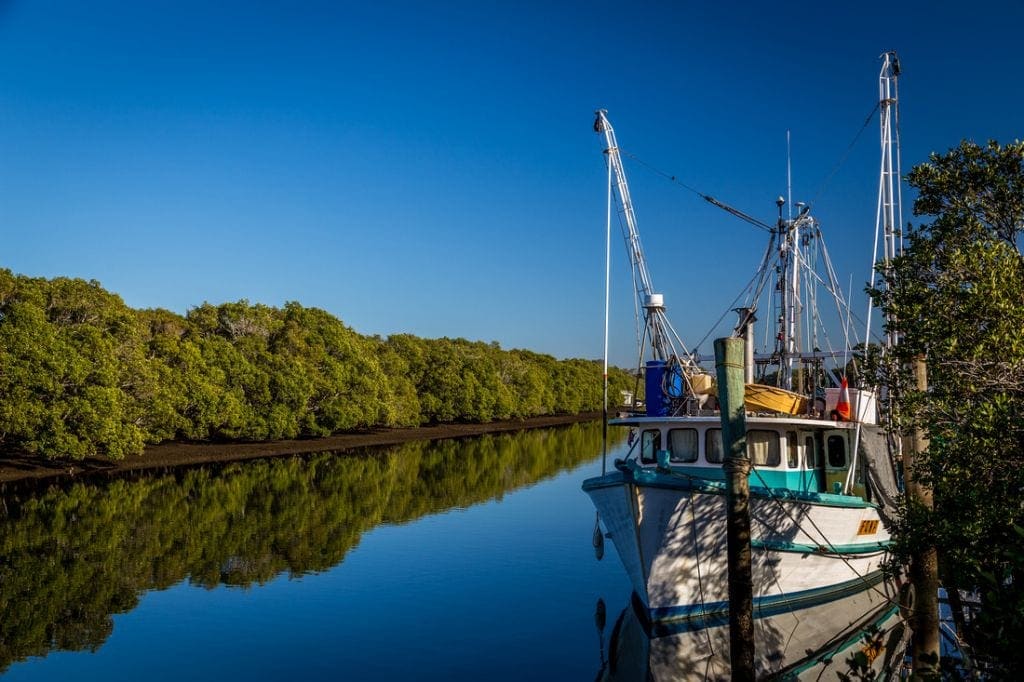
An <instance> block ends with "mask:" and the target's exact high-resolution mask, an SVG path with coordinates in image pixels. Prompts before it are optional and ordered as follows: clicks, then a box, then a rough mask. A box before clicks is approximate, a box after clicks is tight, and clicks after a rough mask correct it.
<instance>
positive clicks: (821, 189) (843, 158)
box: [808, 102, 879, 206]
mask: <svg viewBox="0 0 1024 682" xmlns="http://www.w3.org/2000/svg"><path fill="white" fill-rule="evenodd" d="M878 107H879V102H875V106H873V107H871V111H870V112H869V113H868V115H867V118H865V119H864V124H863V125H862V126H861V127H860V130H858V131H857V134H856V135H854V136H853V139H852V140H850V144H849V146H847V147H846V151H844V152H843V153H842V155H841V156H840V157H839V160H838V161H836V165H834V166H833V167H832V170H830V171H829V173H828V175H826V176H825V179H824V180H822V181H821V184H820V185H818V189H817V190H815V192H814V195H813V197H812V198H811V200H810V201H809V202H808V205H810V206H813V205H814V204H815V202H817V201H818V199H819V198H820V197H821V195H822V194H824V192H825V189H826V188H827V187H828V184H829V183H830V182H831V181H832V178H834V177H835V175H836V173H838V172H839V169H840V168H841V167H842V166H843V164H844V163H846V160H847V159H848V158H849V157H850V152H852V151H853V148H854V147H855V146H857V141H858V140H860V136H861V135H863V134H864V131H865V130H867V128H868V126H869V125H871V119H873V118H874V117H875V113H876V112H877V111H878Z"/></svg>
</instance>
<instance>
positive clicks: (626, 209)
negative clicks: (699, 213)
mask: <svg viewBox="0 0 1024 682" xmlns="http://www.w3.org/2000/svg"><path fill="white" fill-rule="evenodd" d="M607 113H608V112H607V111H605V110H604V109H599V110H598V111H596V112H595V114H596V115H597V119H596V120H595V121H594V131H595V132H598V133H604V137H605V142H606V144H607V147H606V148H605V150H604V153H605V156H606V158H607V160H608V166H609V169H610V172H611V174H612V175H613V176H614V180H613V183H612V184H613V185H614V186H615V189H616V191H617V192H618V195H619V202H620V208H619V210H620V213H621V214H622V217H623V219H624V224H623V226H622V236H623V237H624V238H625V241H626V249H627V250H628V251H629V258H630V263H631V264H632V267H633V272H634V276H635V277H636V278H638V280H639V281H638V282H637V283H636V295H637V298H638V299H639V303H640V305H641V306H642V307H643V309H644V318H645V325H646V330H645V334H646V335H647V339H648V340H649V341H650V344H651V350H652V352H653V354H654V358H655V359H656V360H668V359H670V358H671V357H673V356H674V357H676V358H679V359H680V360H681V361H683V362H684V363H685V362H687V360H686V359H684V358H681V357H680V356H679V354H678V353H677V351H676V347H675V346H676V343H678V344H679V346H680V348H682V345H683V344H682V341H680V340H679V338H678V336H677V335H676V333H675V330H673V329H672V325H671V324H669V321H668V318H667V317H666V316H665V303H664V296H662V295H661V294H658V293H655V291H654V285H653V284H652V283H651V275H650V273H649V272H648V270H647V260H646V258H645V257H644V250H643V247H642V246H641V244H640V232H639V231H638V230H637V226H636V214H635V213H634V212H633V200H632V198H631V197H630V195H629V185H628V184H627V183H626V171H625V170H624V169H623V167H622V157H621V155H620V154H619V145H618V142H617V141H616V139H615V130H614V129H613V128H612V124H611V123H610V122H609V121H608V117H607V115H606V114H607ZM683 350H684V351H685V348H684V349H683Z"/></svg>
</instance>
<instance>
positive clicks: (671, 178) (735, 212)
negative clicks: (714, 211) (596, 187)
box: [619, 149, 775, 232]
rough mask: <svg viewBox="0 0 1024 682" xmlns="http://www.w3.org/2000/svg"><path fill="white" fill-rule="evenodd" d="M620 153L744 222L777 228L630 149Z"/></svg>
mask: <svg viewBox="0 0 1024 682" xmlns="http://www.w3.org/2000/svg"><path fill="white" fill-rule="evenodd" d="M619 153H620V154H622V155H624V156H628V157H629V158H631V159H633V160H634V161H636V162H637V163H639V164H640V165H641V166H644V167H645V168H647V170H649V171H651V172H652V173H655V174H656V175H660V176H661V177H663V178H665V179H667V180H668V181H669V182H673V183H675V184H677V185H679V186H680V187H682V188H683V189H685V190H687V191H690V192H693V193H694V194H696V195H697V196H699V197H700V198H701V199H703V200H704V201H706V202H708V203H709V204H711V205H713V206H717V207H718V208H720V209H722V210H723V211H725V212H726V213H729V214H731V215H734V216H736V217H737V218H739V219H740V220H743V221H744V222H747V223H750V224H751V225H753V226H754V227H756V228H758V229H761V230H764V231H766V232H773V231H774V230H775V228H773V227H772V226H771V225H769V224H768V223H765V222H763V221H761V220H758V219H757V218H754V217H753V216H749V215H747V214H746V213H744V212H743V211H741V210H739V209H737V208H733V207H732V206H729V205H728V204H723V203H722V202H721V201H719V200H718V199H716V198H714V197H713V196H711V195H709V194H704V193H703V192H701V191H700V190H697V189H694V188H693V187H690V186H689V185H687V184H686V183H685V182H682V181H681V180H679V179H678V178H676V176H674V175H671V174H669V173H666V172H665V171H663V170H660V169H658V168H655V167H654V166H652V165H651V164H649V163H647V162H646V161H644V160H643V159H641V158H639V157H638V156H636V155H635V154H633V153H632V152H628V151H626V150H624V149H619Z"/></svg>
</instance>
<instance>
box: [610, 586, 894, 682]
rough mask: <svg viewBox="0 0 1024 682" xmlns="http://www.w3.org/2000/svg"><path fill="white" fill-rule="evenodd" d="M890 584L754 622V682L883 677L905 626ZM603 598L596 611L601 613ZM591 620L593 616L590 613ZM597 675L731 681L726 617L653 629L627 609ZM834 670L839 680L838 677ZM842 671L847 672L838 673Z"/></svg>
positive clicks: (614, 629)
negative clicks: (700, 622)
mask: <svg viewBox="0 0 1024 682" xmlns="http://www.w3.org/2000/svg"><path fill="white" fill-rule="evenodd" d="M899 603H900V597H899V594H898V592H897V591H896V590H895V589H893V587H892V586H891V585H887V584H885V583H883V584H879V585H877V586H876V587H874V588H872V589H868V590H865V591H863V592H860V593H858V594H855V595H852V596H849V597H846V598H843V599H839V600H836V601H832V602H829V603H827V604H822V605H819V606H814V607H811V608H806V609H800V610H794V611H789V612H784V613H778V614H773V615H769V616H765V617H761V618H756V619H755V621H754V630H755V632H754V638H755V642H754V646H755V666H756V668H757V675H758V679H783V680H796V679H800V680H804V679H807V680H818V679H888V678H889V677H890V676H895V674H896V673H898V671H899V669H900V666H901V665H902V663H903V653H904V651H905V650H906V644H907V638H908V636H909V629H908V627H907V625H906V624H905V622H904V619H903V612H902V610H901V608H900V606H899ZM603 606H604V604H603V602H602V603H600V604H599V605H598V608H597V610H598V611H599V612H600V611H602V610H603ZM595 618H596V616H595ZM600 625H601V623H599V631H600V632H602V637H601V654H602V658H601V663H602V667H601V670H600V672H599V673H598V676H597V679H598V680H605V681H607V682H611V681H617V682H624V681H632V680H637V681H644V682H646V681H654V682H666V681H669V680H728V679H730V674H729V625H728V618H727V617H726V618H725V619H724V622H723V621H722V620H718V621H715V622H710V623H707V624H704V625H703V626H698V625H692V624H690V625H687V624H681V625H678V626H676V627H674V628H673V627H665V626H661V627H659V628H658V629H656V630H655V631H652V629H651V628H650V627H649V626H648V625H647V624H646V623H645V622H643V620H642V619H641V618H640V617H639V616H637V610H636V609H635V608H633V607H632V606H631V607H627V608H626V609H625V610H623V611H622V612H621V614H619V616H618V618H617V620H616V621H615V623H614V625H613V626H612V630H611V633H610V634H609V635H608V637H607V641H606V640H605V637H604V636H603V627H600ZM837 675H839V676H840V677H837ZM842 675H846V676H849V677H841V676H842Z"/></svg>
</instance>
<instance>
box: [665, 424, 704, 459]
mask: <svg viewBox="0 0 1024 682" xmlns="http://www.w3.org/2000/svg"><path fill="white" fill-rule="evenodd" d="M668 443H669V449H670V450H671V451H672V454H671V456H670V459H671V461H673V462H696V461H697V429H671V430H669V432H668Z"/></svg>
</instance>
